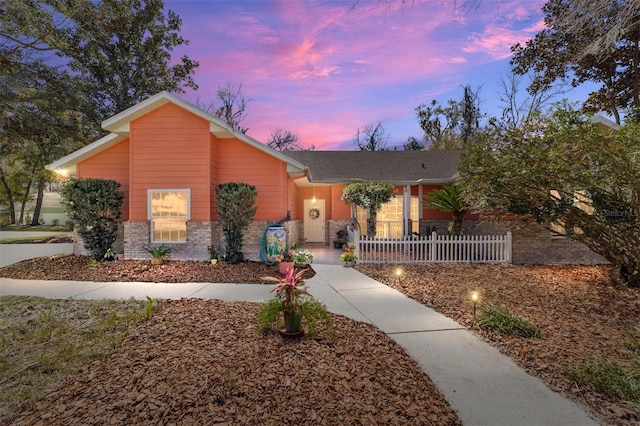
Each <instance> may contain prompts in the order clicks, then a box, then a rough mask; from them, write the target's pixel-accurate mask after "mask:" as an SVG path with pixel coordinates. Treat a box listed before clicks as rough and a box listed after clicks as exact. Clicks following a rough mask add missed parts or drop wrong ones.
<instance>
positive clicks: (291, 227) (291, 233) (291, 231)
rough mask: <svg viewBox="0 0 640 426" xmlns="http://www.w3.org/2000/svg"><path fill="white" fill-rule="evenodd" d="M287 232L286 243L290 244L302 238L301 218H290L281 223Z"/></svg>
mask: <svg viewBox="0 0 640 426" xmlns="http://www.w3.org/2000/svg"><path fill="white" fill-rule="evenodd" d="M282 226H283V227H284V231H285V232H286V233H287V245H289V246H292V245H294V244H296V243H297V242H298V241H300V239H302V238H303V235H304V233H303V223H302V221H301V220H290V221H287V222H285V223H283V224H282Z"/></svg>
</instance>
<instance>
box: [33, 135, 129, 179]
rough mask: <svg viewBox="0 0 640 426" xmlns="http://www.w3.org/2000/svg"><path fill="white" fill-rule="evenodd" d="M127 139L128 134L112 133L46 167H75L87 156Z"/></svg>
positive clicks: (54, 168)
mask: <svg viewBox="0 0 640 426" xmlns="http://www.w3.org/2000/svg"><path fill="white" fill-rule="evenodd" d="M125 139H127V136H123V135H117V134H115V133H110V134H108V135H107V136H105V137H103V138H101V139H98V140H97V141H95V142H93V143H90V144H89V145H87V146H85V147H84V148H80V149H79V150H77V151H74V152H72V153H71V154H69V155H67V156H66V157H62V158H61V159H59V160H57V161H54V162H53V163H51V164H47V165H46V166H45V169H47V170H56V169H67V168H73V167H75V165H76V164H77V163H79V162H81V161H83V160H86V159H87V158H89V157H92V156H94V155H96V154H97V153H99V152H102V151H104V150H105V149H108V148H111V147H112V146H114V145H115V144H117V143H119V142H122V141H123V140H125Z"/></svg>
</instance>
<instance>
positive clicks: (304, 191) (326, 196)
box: [296, 186, 333, 219]
mask: <svg viewBox="0 0 640 426" xmlns="http://www.w3.org/2000/svg"><path fill="white" fill-rule="evenodd" d="M314 195H315V196H316V199H317V200H325V201H324V214H325V219H332V214H331V206H332V205H333V200H332V198H331V187H330V186H316V187H315V189H314V187H313V186H301V187H298V201H297V204H296V210H297V211H298V217H300V218H303V219H304V217H305V212H304V211H303V210H304V200H311V199H313V196H314Z"/></svg>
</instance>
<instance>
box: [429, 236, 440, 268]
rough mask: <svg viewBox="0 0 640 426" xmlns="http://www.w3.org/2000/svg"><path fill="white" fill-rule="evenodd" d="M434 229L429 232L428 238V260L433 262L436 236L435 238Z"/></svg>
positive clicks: (434, 259)
mask: <svg viewBox="0 0 640 426" xmlns="http://www.w3.org/2000/svg"><path fill="white" fill-rule="evenodd" d="M437 235H438V234H436V231H433V232H432V233H431V239H430V240H429V261H430V262H435V261H436V238H437Z"/></svg>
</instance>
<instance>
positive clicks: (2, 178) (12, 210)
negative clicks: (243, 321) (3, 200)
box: [0, 167, 16, 225]
mask: <svg viewBox="0 0 640 426" xmlns="http://www.w3.org/2000/svg"><path fill="white" fill-rule="evenodd" d="M0 183H2V186H3V187H4V189H5V191H6V192H7V201H8V203H9V216H10V219H9V223H10V224H11V225H14V224H15V223H16V206H15V203H14V202H13V191H11V187H9V182H7V177H6V175H5V174H4V170H2V167H0Z"/></svg>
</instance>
